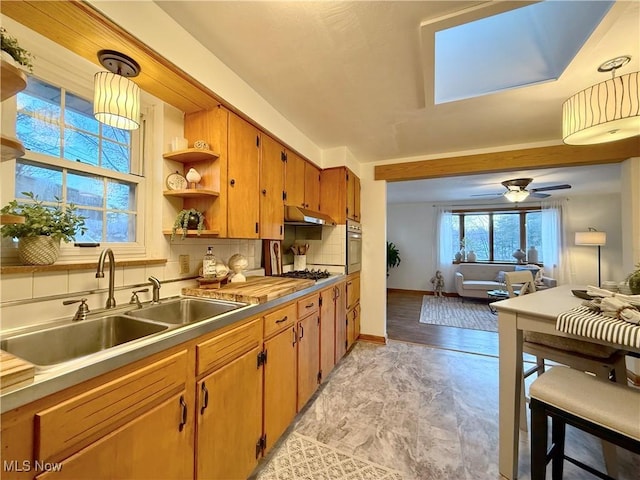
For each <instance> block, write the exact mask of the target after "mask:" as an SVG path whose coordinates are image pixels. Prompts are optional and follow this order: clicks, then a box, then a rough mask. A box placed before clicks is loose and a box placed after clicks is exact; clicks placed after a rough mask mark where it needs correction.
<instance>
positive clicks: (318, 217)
mask: <svg viewBox="0 0 640 480" xmlns="http://www.w3.org/2000/svg"><path fill="white" fill-rule="evenodd" d="M284 223H286V224H289V225H335V224H336V222H335V221H334V220H333V218H331V217H330V216H329V215H325V214H324V213H320V212H314V211H313V210H308V209H306V208H302V207H295V206H292V205H286V206H285V207H284Z"/></svg>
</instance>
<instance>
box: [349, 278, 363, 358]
mask: <svg viewBox="0 0 640 480" xmlns="http://www.w3.org/2000/svg"><path fill="white" fill-rule="evenodd" d="M346 297H347V314H346V318H347V322H346V323H347V350H349V349H350V348H351V347H352V346H353V344H354V343H355V341H356V340H357V339H358V337H359V336H360V272H357V273H353V274H351V275H349V276H348V277H347V282H346Z"/></svg>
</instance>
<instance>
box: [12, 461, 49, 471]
mask: <svg viewBox="0 0 640 480" xmlns="http://www.w3.org/2000/svg"><path fill="white" fill-rule="evenodd" d="M2 470H3V471H5V472H59V471H60V470H62V463H55V462H41V461H39V460H36V461H35V462H32V461H30V460H22V461H20V460H4V461H3V462H2Z"/></svg>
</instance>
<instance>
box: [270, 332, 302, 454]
mask: <svg viewBox="0 0 640 480" xmlns="http://www.w3.org/2000/svg"><path fill="white" fill-rule="evenodd" d="M264 348H265V351H266V353H267V363H265V365H264V433H265V435H266V449H265V453H266V452H267V451H269V450H270V449H271V447H272V446H273V444H274V443H276V442H277V441H278V438H280V435H282V433H283V432H284V431H285V430H286V429H287V427H288V426H289V425H290V424H291V422H292V421H293V418H294V417H295V416H296V379H297V377H296V329H295V327H290V328H287V329H286V330H284V331H283V332H281V333H279V334H278V335H276V336H275V337H273V338H270V339H269V340H266V341H265V342H264Z"/></svg>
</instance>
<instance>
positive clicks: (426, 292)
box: [387, 288, 460, 297]
mask: <svg viewBox="0 0 640 480" xmlns="http://www.w3.org/2000/svg"><path fill="white" fill-rule="evenodd" d="M389 292H392V293H404V294H410V295H434V293H435V292H433V291H431V290H405V289H404V288H387V293H389ZM442 294H443V295H444V296H445V297H459V296H460V295H458V294H457V293H455V292H442Z"/></svg>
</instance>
